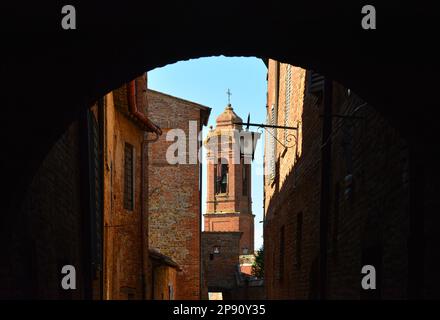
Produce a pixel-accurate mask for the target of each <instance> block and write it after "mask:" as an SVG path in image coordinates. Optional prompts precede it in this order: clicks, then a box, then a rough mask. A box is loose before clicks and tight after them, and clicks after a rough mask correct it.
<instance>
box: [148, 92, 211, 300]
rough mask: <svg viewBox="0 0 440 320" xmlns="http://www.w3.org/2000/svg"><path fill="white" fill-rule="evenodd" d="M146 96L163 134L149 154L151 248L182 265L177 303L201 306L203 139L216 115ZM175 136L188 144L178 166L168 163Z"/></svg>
mask: <svg viewBox="0 0 440 320" xmlns="http://www.w3.org/2000/svg"><path fill="white" fill-rule="evenodd" d="M147 96H148V117H149V118H150V119H151V120H152V121H153V122H154V123H157V124H158V125H159V126H160V127H161V128H162V130H163V135H162V136H161V137H160V138H159V140H157V141H156V142H154V143H152V144H151V145H150V148H149V150H148V189H149V196H148V197H149V207H148V216H149V246H150V248H151V249H156V250H157V251H159V252H160V253H161V254H164V255H167V256H169V257H170V258H172V259H173V260H174V261H175V262H176V263H177V264H178V265H179V267H180V269H181V270H180V271H179V272H178V273H177V275H176V279H177V280H176V281H177V287H176V288H175V290H174V292H175V298H176V299H184V300H192V299H196V300H197V299H200V293H201V280H200V272H201V270H200V265H201V261H200V257H201V255H200V254H201V252H200V251H201V248H200V232H201V188H202V185H201V163H200V162H199V161H198V158H197V155H198V153H199V149H200V146H201V141H200V140H199V139H198V137H199V132H200V131H201V129H202V128H203V126H205V125H206V124H207V121H208V117H209V114H210V110H211V109H210V108H208V107H205V106H202V105H200V104H197V103H194V102H190V101H187V100H183V99H180V98H176V97H173V96H170V95H167V94H164V93H161V92H157V91H154V90H148V92H147ZM173 129H174V130H173ZM174 133H176V134H177V135H180V137H182V138H183V141H184V142H185V143H184V149H179V150H178V151H177V152H176V154H175V155H176V156H177V157H178V158H179V157H181V158H180V159H181V160H182V161H179V162H178V163H172V162H173V161H171V162H170V161H169V160H168V159H167V151H168V150H169V148H170V146H171V145H172V144H173V143H174V138H175V137H174V136H173V139H172V140H173V141H167V140H168V139H167V135H168V134H170V135H171V134H173V135H174ZM173 155H174V154H173ZM194 156H196V157H195V158H194Z"/></svg>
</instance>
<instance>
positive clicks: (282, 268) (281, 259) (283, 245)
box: [278, 226, 285, 280]
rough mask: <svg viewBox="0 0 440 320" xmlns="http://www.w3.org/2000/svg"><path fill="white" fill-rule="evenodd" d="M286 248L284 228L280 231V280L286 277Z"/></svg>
mask: <svg viewBox="0 0 440 320" xmlns="http://www.w3.org/2000/svg"><path fill="white" fill-rule="evenodd" d="M284 247H285V239H284V226H282V227H281V230H280V256H279V266H278V267H279V279H280V280H281V279H283V276H284V253H285V251H284Z"/></svg>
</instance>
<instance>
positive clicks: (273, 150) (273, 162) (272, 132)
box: [269, 105, 277, 180]
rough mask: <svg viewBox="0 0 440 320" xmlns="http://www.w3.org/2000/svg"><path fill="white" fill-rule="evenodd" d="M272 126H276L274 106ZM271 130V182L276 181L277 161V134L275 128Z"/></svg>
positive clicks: (273, 106)
mask: <svg viewBox="0 0 440 320" xmlns="http://www.w3.org/2000/svg"><path fill="white" fill-rule="evenodd" d="M270 124H271V125H276V110H275V105H272V107H271V109H270ZM269 130H270V138H269V139H270V167H269V168H270V169H269V170H270V172H269V177H270V179H271V180H273V179H275V159H276V155H275V153H276V149H275V136H276V134H277V132H276V129H275V128H269Z"/></svg>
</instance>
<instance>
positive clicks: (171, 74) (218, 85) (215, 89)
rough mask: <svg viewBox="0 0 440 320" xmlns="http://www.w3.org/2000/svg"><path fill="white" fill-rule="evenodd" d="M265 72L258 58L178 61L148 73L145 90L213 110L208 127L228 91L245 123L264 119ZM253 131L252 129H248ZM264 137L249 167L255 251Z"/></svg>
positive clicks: (258, 237)
mask: <svg viewBox="0 0 440 320" xmlns="http://www.w3.org/2000/svg"><path fill="white" fill-rule="evenodd" d="M266 73H267V69H266V66H265V65H264V63H263V61H262V60H261V59H257V58H249V57H224V56H220V57H208V58H200V59H192V60H188V61H181V62H177V63H174V64H170V65H167V66H165V67H163V68H157V69H154V70H152V71H150V72H148V87H149V88H150V89H153V90H157V91H161V92H164V93H167V94H170V95H173V96H176V97H179V98H183V99H186V100H190V101H193V102H196V103H200V104H203V105H205V106H208V107H210V108H212V111H211V116H210V118H209V123H208V126H207V127H205V128H204V134H206V132H207V131H208V128H209V126H210V125H213V126H215V119H216V117H217V116H218V115H219V114H220V113H221V112H223V110H224V108H225V106H226V105H227V103H228V99H227V95H226V91H227V89H230V90H231V93H232V96H231V104H232V107H233V108H234V111H235V112H236V113H237V114H238V115H239V116H240V117H241V118H243V120H244V121H246V118H247V115H248V113H250V114H251V122H256V123H264V122H265V120H266V114H265V105H266V91H267V83H266ZM251 129H252V128H251ZM263 142H264V135H262V137H261V139H260V141H259V142H258V146H257V150H256V157H255V161H254V164H253V166H252V200H253V203H252V210H253V213H254V214H255V249H258V248H260V247H261V245H262V244H263V238H262V236H263V230H262V223H259V222H260V221H262V220H263V175H262V163H263V148H264V145H263ZM203 185H204V186H205V188H204V190H203V191H202V195H203V197H202V201H203V203H202V212H203V213H205V210H206V205H205V201H206V166H205V167H204V168H203Z"/></svg>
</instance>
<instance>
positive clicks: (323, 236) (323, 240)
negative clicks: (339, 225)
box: [319, 78, 333, 300]
mask: <svg viewBox="0 0 440 320" xmlns="http://www.w3.org/2000/svg"><path fill="white" fill-rule="evenodd" d="M332 95H333V81H332V80H331V79H327V78H325V80H324V114H323V124H322V145H321V195H320V198H321V199H320V219H319V298H320V299H321V300H324V299H326V297H327V245H328V243H327V236H328V216H329V211H330V182H331V158H332V143H331V139H330V136H331V134H332V103H333V102H332Z"/></svg>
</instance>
